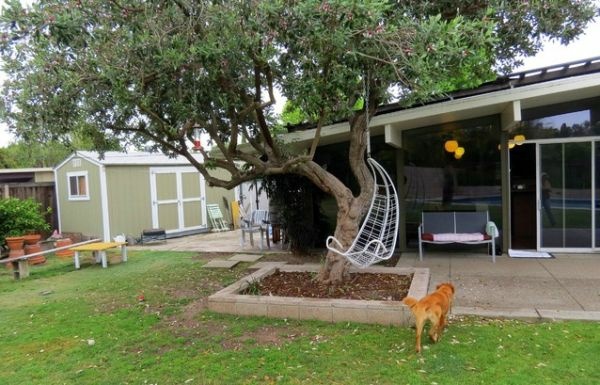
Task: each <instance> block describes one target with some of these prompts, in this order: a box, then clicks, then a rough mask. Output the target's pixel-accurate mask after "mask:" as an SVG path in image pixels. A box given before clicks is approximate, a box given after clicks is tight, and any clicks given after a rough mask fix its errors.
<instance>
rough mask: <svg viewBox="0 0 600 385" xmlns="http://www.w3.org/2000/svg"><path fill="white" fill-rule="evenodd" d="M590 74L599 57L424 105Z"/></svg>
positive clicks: (599, 67) (505, 78) (597, 68)
mask: <svg viewBox="0 0 600 385" xmlns="http://www.w3.org/2000/svg"><path fill="white" fill-rule="evenodd" d="M592 73H600V56H597V57H592V58H589V59H583V60H578V61H573V62H568V63H560V64H555V65H551V66H547V67H541V68H534V69H530V70H527V71H521V72H515V73H512V74H508V75H501V76H499V77H497V78H496V79H495V80H492V81H490V82H486V83H483V84H481V85H480V86H479V87H476V88H472V89H465V90H457V91H453V92H450V93H449V94H448V95H446V96H444V97H441V98H436V99H434V100H432V101H430V102H428V103H424V104H432V103H440V102H444V101H448V100H455V99H460V98H465V97H469V96H476V95H482V94H487V93H491V92H496V91H500V90H505V89H512V88H518V87H523V86H527V85H532V84H538V83H544V82H549V81H551V80H558V79H565V78H570V77H573V76H580V75H587V74H592ZM422 105H423V104H419V105H415V106H410V107H401V106H399V105H398V104H397V103H393V104H388V105H384V106H381V107H380V108H378V110H377V114H385V113H389V112H394V111H399V110H403V109H410V108H415V107H420V106H422Z"/></svg>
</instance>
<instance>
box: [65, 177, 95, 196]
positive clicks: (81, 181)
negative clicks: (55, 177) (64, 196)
mask: <svg viewBox="0 0 600 385" xmlns="http://www.w3.org/2000/svg"><path fill="white" fill-rule="evenodd" d="M67 179H68V181H69V199H70V200H82V199H89V198H90V197H89V194H88V176H87V173H68V174H67Z"/></svg>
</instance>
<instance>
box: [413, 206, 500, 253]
mask: <svg viewBox="0 0 600 385" xmlns="http://www.w3.org/2000/svg"><path fill="white" fill-rule="evenodd" d="M498 235H499V234H498V228H497V227H496V224H494V222H491V221H490V219H489V213H488V212H487V211H423V212H422V214H421V224H420V225H419V260H421V261H422V260H423V244H424V243H432V244H438V245H441V244H449V243H462V244H468V245H474V244H486V243H487V244H490V245H491V247H492V261H493V262H494V263H495V262H496V241H495V239H496V237H498Z"/></svg>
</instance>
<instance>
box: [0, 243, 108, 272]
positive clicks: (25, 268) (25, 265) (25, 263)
mask: <svg viewBox="0 0 600 385" xmlns="http://www.w3.org/2000/svg"><path fill="white" fill-rule="evenodd" d="M98 241H99V240H98V239H91V240H89V241H84V242H79V243H75V244H69V245H67V246H61V247H55V248H53V249H48V250H43V251H38V252H35V253H31V254H26V255H22V256H19V257H8V258H4V259H0V264H4V263H11V264H12V267H13V276H14V278H15V279H20V278H27V277H29V259H30V258H32V257H37V256H38V255H45V254H51V253H54V252H56V251H60V250H67V249H70V248H71V247H74V246H80V245H86V244H88V243H92V242H98Z"/></svg>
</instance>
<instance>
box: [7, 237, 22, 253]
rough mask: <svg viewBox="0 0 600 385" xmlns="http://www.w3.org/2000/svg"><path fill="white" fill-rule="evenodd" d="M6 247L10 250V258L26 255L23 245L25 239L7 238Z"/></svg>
mask: <svg viewBox="0 0 600 385" xmlns="http://www.w3.org/2000/svg"><path fill="white" fill-rule="evenodd" d="M5 239H6V246H7V247H8V249H9V252H8V257H9V258H11V257H21V256H23V255H25V250H23V244H24V243H25V240H24V238H23V237H6V238H5Z"/></svg>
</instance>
